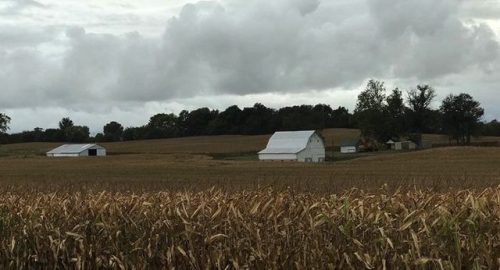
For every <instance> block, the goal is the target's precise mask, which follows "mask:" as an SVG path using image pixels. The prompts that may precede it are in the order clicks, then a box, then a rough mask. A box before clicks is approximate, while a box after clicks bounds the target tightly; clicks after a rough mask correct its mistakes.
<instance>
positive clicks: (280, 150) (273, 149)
mask: <svg viewBox="0 0 500 270" xmlns="http://www.w3.org/2000/svg"><path fill="white" fill-rule="evenodd" d="M315 132H316V131H314V130H304V131H279V132H275V133H274V134H273V136H271V138H270V139H269V142H268V143H267V146H266V149H264V150H262V151H260V152H259V154H296V153H298V152H300V151H302V150H304V149H305V148H306V147H307V143H308V142H309V138H310V137H311V136H312V135H313V134H314V133H315Z"/></svg>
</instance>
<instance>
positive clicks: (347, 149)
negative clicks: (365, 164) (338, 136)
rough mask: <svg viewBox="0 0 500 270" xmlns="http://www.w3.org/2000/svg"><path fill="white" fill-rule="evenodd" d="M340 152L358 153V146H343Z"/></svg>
mask: <svg viewBox="0 0 500 270" xmlns="http://www.w3.org/2000/svg"><path fill="white" fill-rule="evenodd" d="M340 153H344V154H347V153H356V146H342V147H340Z"/></svg>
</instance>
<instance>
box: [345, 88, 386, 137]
mask: <svg viewBox="0 0 500 270" xmlns="http://www.w3.org/2000/svg"><path fill="white" fill-rule="evenodd" d="M385 91H386V89H385V87H384V83H383V82H380V81H375V80H370V81H369V82H368V84H367V85H366V89H365V90H364V91H362V92H361V93H360V94H359V95H358V101H357V103H356V109H355V110H354V115H355V116H354V117H355V119H356V122H357V125H358V128H359V129H360V130H361V135H362V136H364V137H368V138H374V139H377V140H379V141H384V140H386V139H387V138H388V137H390V136H389V135H388V133H387V129H386V128H385V125H386V122H385V107H386V105H385V98H386V96H385Z"/></svg>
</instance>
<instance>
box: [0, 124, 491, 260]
mask: <svg viewBox="0 0 500 270" xmlns="http://www.w3.org/2000/svg"><path fill="white" fill-rule="evenodd" d="M328 132H329V133H328ZM342 132H344V133H342ZM352 132H353V131H352V130H343V131H337V132H336V133H334V132H333V131H327V133H326V135H325V134H324V136H325V137H326V138H327V140H328V138H332V136H335V137H333V139H332V140H331V141H333V143H334V144H335V143H336V142H337V141H339V140H340V139H342V138H344V137H347V136H351V135H352ZM334 134H335V135H334ZM435 137H436V138H437V137H438V135H435ZM267 138H268V136H217V137H198V138H196V137H193V138H182V139H168V140H154V141H143V142H123V143H111V144H106V146H107V147H108V150H109V151H110V153H111V155H110V156H107V157H104V158H47V157H44V156H43V155H41V153H43V152H44V151H46V150H48V149H50V148H51V147H53V146H56V145H57V144H40V143H33V144H18V145H2V146H0V269H401V268H406V269H498V268H500V150H499V148H495V147H487V148H486V147H446V148H435V149H430V150H424V151H417V152H405V153H392V152H387V153H379V154H376V155H368V156H362V157H359V158H355V159H349V160H343V161H336V162H326V163H322V164H305V163H293V162H259V161H256V160H253V159H244V160H236V159H220V158H217V157H218V156H219V155H226V156H230V157H231V156H232V155H235V156H237V155H239V154H241V153H245V154H248V153H252V152H255V151H256V150H259V149H260V148H263V147H264V146H265V143H266V140H267Z"/></svg>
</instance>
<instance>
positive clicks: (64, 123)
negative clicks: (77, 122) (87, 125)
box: [59, 117, 74, 130]
mask: <svg viewBox="0 0 500 270" xmlns="http://www.w3.org/2000/svg"><path fill="white" fill-rule="evenodd" d="M73 126H74V123H73V121H72V120H71V119H69V117H64V118H63V119H61V121H59V129H60V130H65V129H67V128H70V127H73Z"/></svg>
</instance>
